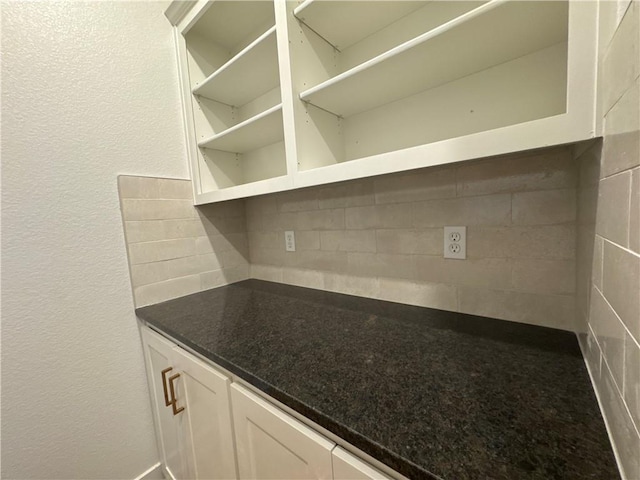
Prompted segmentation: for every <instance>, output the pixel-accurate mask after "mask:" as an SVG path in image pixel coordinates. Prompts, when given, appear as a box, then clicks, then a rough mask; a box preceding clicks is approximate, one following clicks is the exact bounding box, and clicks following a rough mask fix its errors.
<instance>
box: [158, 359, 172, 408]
mask: <svg viewBox="0 0 640 480" xmlns="http://www.w3.org/2000/svg"><path fill="white" fill-rule="evenodd" d="M171 370H173V367H168V368H165V369H164V370H162V372H161V373H162V390H163V391H164V406H165V407H168V406H169V405H171V400H169V392H168V391H167V373H169V372H170V371H171Z"/></svg>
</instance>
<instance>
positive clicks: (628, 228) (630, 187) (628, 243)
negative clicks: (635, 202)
mask: <svg viewBox="0 0 640 480" xmlns="http://www.w3.org/2000/svg"><path fill="white" fill-rule="evenodd" d="M632 198H633V171H632V172H630V173H629V210H628V212H629V218H627V245H629V246H631V212H632V211H633V208H632V205H631V199H632Z"/></svg>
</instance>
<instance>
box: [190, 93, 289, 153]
mask: <svg viewBox="0 0 640 480" xmlns="http://www.w3.org/2000/svg"><path fill="white" fill-rule="evenodd" d="M283 138H284V133H283V127H282V104H280V105H276V106H274V107H272V108H270V109H268V110H266V111H264V112H262V113H259V114H258V115H256V116H254V117H251V118H249V119H248V120H245V121H244V122H242V123H239V124H238V125H235V126H233V127H231V128H229V129H228V130H225V131H223V132H221V133H219V134H217V135H214V136H212V137H210V138H207V139H206V140H203V141H202V142H199V143H198V147H200V148H210V149H213V150H222V151H225V152H235V153H245V152H249V151H251V150H255V149H257V148H260V147H263V146H265V145H271V144H273V143H276V142H278V141H281V140H282V139H283Z"/></svg>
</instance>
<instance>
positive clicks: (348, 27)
mask: <svg viewBox="0 0 640 480" xmlns="http://www.w3.org/2000/svg"><path fill="white" fill-rule="evenodd" d="M425 3H426V2H424V1H417V0H409V1H403V0H391V1H388V0H387V1H382V0H381V1H373V2H372V1H367V2H365V1H362V0H359V1H352V0H341V1H321V0H306V1H305V2H303V3H301V4H300V5H298V7H296V9H295V10H294V11H293V14H294V15H295V16H296V18H297V19H298V20H300V21H301V22H302V23H304V24H305V25H307V26H308V27H309V28H311V29H312V30H313V31H314V32H316V33H317V34H318V35H320V36H321V37H322V38H324V39H325V40H326V41H328V42H329V43H330V44H331V45H333V46H334V47H335V48H337V49H338V50H343V49H345V48H347V47H349V46H351V45H353V44H354V43H356V42H358V41H359V40H361V39H363V38H365V37H367V36H369V35H371V34H372V33H374V32H377V31H378V30H380V29H381V28H383V27H385V26H387V25H389V24H390V23H393V22H394V21H396V20H398V19H399V18H402V17H403V16H405V15H407V14H409V13H411V12H413V11H414V10H416V9H418V8H421V7H422V6H424V5H425Z"/></svg>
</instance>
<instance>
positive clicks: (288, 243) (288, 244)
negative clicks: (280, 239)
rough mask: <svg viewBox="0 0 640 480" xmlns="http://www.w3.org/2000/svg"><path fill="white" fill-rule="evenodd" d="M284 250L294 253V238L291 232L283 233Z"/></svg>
mask: <svg viewBox="0 0 640 480" xmlns="http://www.w3.org/2000/svg"><path fill="white" fill-rule="evenodd" d="M284 249H285V250H286V251H287V252H295V251H296V236H295V233H293V231H291V230H287V231H286V232H284Z"/></svg>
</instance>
